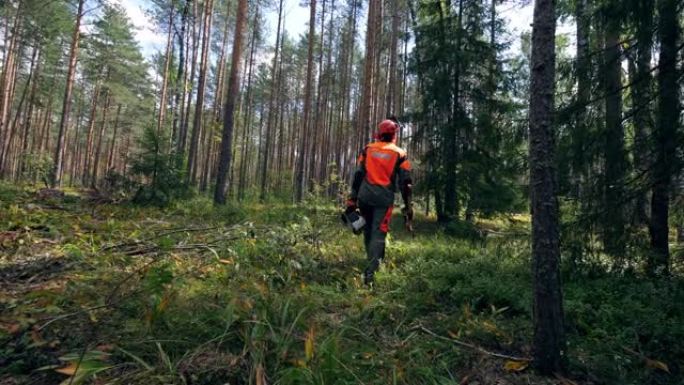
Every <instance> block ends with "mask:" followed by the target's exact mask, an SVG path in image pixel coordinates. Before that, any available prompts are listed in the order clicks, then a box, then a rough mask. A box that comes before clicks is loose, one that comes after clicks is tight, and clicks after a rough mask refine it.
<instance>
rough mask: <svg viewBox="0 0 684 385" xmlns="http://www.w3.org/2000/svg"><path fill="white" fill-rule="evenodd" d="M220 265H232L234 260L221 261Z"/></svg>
mask: <svg viewBox="0 0 684 385" xmlns="http://www.w3.org/2000/svg"><path fill="white" fill-rule="evenodd" d="M219 263H222V264H224V265H232V264H233V260H232V259H219Z"/></svg>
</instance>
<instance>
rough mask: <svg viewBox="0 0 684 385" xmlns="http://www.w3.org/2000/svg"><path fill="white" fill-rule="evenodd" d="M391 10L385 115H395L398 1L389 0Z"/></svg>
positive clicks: (399, 20) (398, 21)
mask: <svg viewBox="0 0 684 385" xmlns="http://www.w3.org/2000/svg"><path fill="white" fill-rule="evenodd" d="M390 7H391V10H392V32H391V35H390V52H389V61H390V64H389V72H388V74H387V78H388V82H387V83H388V84H387V94H386V95H385V96H386V100H385V115H387V116H391V115H397V111H396V109H397V96H398V93H397V47H398V45H399V23H400V22H401V19H400V17H399V1H398V0H391V5H390Z"/></svg>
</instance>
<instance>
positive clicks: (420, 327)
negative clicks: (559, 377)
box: [413, 325, 532, 362]
mask: <svg viewBox="0 0 684 385" xmlns="http://www.w3.org/2000/svg"><path fill="white" fill-rule="evenodd" d="M413 329H419V330H421V331H423V332H425V333H427V334H429V335H431V336H433V337H435V338H437V339H440V340H442V341H448V342H451V343H454V344H456V345H458V346H462V347H464V348H468V349H471V350H475V351H477V352H478V353H482V354H485V355H488V356H492V357H496V358H502V359H504V360H511V361H523V362H531V361H532V359H531V358H527V357H516V356H509V355H506V354H501V353H495V352H490V351H489V350H486V349H484V348H482V347H480V346H477V345H473V344H469V343H467V342H463V341H459V340H457V339H454V338H448V337H444V336H440V335H439V334H437V333H435V332H433V331H432V330H430V329H428V328H426V327H425V326H423V325H418V326H415V327H414V328H413Z"/></svg>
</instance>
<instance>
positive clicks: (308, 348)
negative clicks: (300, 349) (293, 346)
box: [304, 327, 314, 361]
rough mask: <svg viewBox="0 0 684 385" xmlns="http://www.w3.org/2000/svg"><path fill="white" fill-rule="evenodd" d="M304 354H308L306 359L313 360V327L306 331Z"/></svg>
mask: <svg viewBox="0 0 684 385" xmlns="http://www.w3.org/2000/svg"><path fill="white" fill-rule="evenodd" d="M304 354H305V355H306V360H307V361H311V359H312V358H313V355H314V330H313V327H312V328H310V329H309V331H308V332H307V333H306V339H305V340H304Z"/></svg>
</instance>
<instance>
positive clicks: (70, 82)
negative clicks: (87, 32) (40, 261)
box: [51, 0, 85, 187]
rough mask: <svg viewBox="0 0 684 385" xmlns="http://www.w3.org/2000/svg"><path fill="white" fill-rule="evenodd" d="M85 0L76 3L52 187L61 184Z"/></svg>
mask: <svg viewBox="0 0 684 385" xmlns="http://www.w3.org/2000/svg"><path fill="white" fill-rule="evenodd" d="M84 3H85V0H79V1H78V10H77V11H76V25H75V26H74V33H73V36H72V38H71V48H70V49H69V67H68V69H67V77H66V88H65V90H64V100H63V104H62V117H61V120H60V122H59V134H58V135H57V146H56V148H55V158H54V162H55V163H54V166H53V169H52V180H51V184H52V187H58V186H60V184H61V179H60V175H61V174H62V160H63V157H64V139H65V138H66V131H67V127H68V126H69V114H70V112H71V102H72V100H71V93H72V91H73V88H74V77H75V75H76V61H77V59H78V43H79V40H80V29H81V19H82V18H83V4H84Z"/></svg>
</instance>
